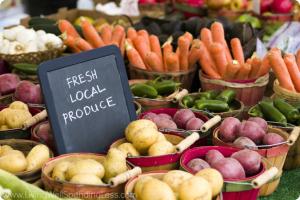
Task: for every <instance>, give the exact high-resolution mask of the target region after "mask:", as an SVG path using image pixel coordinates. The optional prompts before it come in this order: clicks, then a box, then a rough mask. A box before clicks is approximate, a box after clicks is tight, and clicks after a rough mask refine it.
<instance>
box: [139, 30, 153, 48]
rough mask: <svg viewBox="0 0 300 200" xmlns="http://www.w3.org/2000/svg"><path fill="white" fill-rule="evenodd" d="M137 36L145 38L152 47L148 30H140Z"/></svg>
mask: <svg viewBox="0 0 300 200" xmlns="http://www.w3.org/2000/svg"><path fill="white" fill-rule="evenodd" d="M137 34H138V35H140V36H143V37H144V39H145V42H146V44H147V45H148V46H149V47H150V41H149V33H148V32H147V31H146V30H139V31H138V32H137Z"/></svg>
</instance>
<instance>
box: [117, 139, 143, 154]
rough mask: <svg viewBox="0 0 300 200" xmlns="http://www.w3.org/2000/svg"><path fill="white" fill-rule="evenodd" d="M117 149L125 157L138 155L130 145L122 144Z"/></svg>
mask: <svg viewBox="0 0 300 200" xmlns="http://www.w3.org/2000/svg"><path fill="white" fill-rule="evenodd" d="M118 149H119V150H121V151H123V153H125V154H126V155H127V156H139V155H140V153H139V152H138V151H137V150H136V149H135V148H134V146H133V145H132V144H131V143H128V142H126V143H123V144H121V145H120V146H118Z"/></svg>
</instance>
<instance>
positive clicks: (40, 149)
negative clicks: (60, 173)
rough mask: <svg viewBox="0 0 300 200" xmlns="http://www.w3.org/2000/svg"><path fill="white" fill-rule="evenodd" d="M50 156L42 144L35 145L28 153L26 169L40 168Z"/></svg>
mask: <svg viewBox="0 0 300 200" xmlns="http://www.w3.org/2000/svg"><path fill="white" fill-rule="evenodd" d="M49 158H50V151H49V148H48V147H47V146H46V145H44V144H39V145H36V146H35V147H33V148H32V149H31V151H30V152H29V153H28V155H27V157H26V160H27V163H28V165H27V169H26V170H27V171H31V170H36V169H40V168H41V167H42V166H43V165H44V164H45V163H46V162H47V160H48V159H49Z"/></svg>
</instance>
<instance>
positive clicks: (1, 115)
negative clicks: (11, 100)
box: [0, 108, 11, 126]
mask: <svg viewBox="0 0 300 200" xmlns="http://www.w3.org/2000/svg"><path fill="white" fill-rule="evenodd" d="M10 111H11V109H10V108H4V109H3V110H1V111H0V125H1V126H3V125H7V124H6V118H7V116H8V115H10Z"/></svg>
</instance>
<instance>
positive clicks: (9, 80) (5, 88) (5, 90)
mask: <svg viewBox="0 0 300 200" xmlns="http://www.w3.org/2000/svg"><path fill="white" fill-rule="evenodd" d="M19 82H20V78H19V76H18V75H16V74H11V73H7V74H2V75H0V95H4V94H10V93H12V92H14V91H15V89H16V87H17V85H18V83H19Z"/></svg>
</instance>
